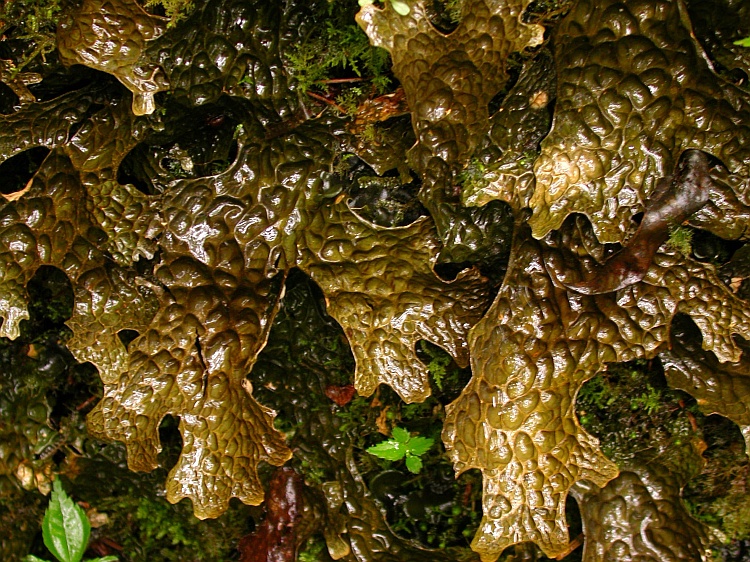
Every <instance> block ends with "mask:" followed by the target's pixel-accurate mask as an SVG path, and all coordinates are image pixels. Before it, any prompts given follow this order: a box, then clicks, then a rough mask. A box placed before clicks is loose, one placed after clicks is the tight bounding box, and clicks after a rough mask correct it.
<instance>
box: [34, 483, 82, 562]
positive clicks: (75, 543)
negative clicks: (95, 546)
mask: <svg viewBox="0 0 750 562" xmlns="http://www.w3.org/2000/svg"><path fill="white" fill-rule="evenodd" d="M90 532H91V525H90V524H89V520H88V518H87V517H86V514H85V513H84V512H83V510H82V509H81V508H80V507H78V506H77V505H76V504H75V503H74V502H73V500H71V499H70V498H69V497H68V495H67V494H66V493H65V490H63V487H62V484H61V483H60V481H59V480H55V482H54V484H53V487H52V497H51V499H50V502H49V506H48V507H47V511H45V512H44V521H43V522H42V538H43V539H44V545H45V546H46V547H47V548H48V549H49V551H50V552H51V553H52V554H53V555H54V556H55V558H57V559H58V560H59V561H60V562H79V561H80V560H81V558H83V553H84V551H85V550H86V546H87V545H88V542H89V533H90Z"/></svg>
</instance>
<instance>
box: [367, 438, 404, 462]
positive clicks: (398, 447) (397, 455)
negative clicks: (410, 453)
mask: <svg viewBox="0 0 750 562" xmlns="http://www.w3.org/2000/svg"><path fill="white" fill-rule="evenodd" d="M367 452H368V453H370V454H371V455H375V456H376V457H380V458H381V459H385V460H389V461H397V460H399V459H403V458H404V455H406V448H405V447H404V445H403V443H399V442H398V441H394V440H392V439H389V440H388V441H383V442H382V443H378V444H377V445H373V446H372V447H369V448H368V449H367Z"/></svg>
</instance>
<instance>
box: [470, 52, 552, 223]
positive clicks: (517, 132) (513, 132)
mask: <svg viewBox="0 0 750 562" xmlns="http://www.w3.org/2000/svg"><path fill="white" fill-rule="evenodd" d="M554 96H555V68H554V60H553V58H552V53H551V52H550V51H549V50H548V49H544V50H542V51H541V52H540V53H539V54H538V55H537V56H536V57H535V58H534V59H532V60H530V61H527V62H526V63H525V64H524V67H523V69H522V70H521V75H520V76H519V78H518V82H516V84H515V85H514V86H513V88H512V89H511V90H510V92H508V95H507V96H506V97H505V99H504V100H503V104H502V106H501V108H500V110H499V111H497V112H496V113H495V114H494V115H492V117H491V118H490V135H489V136H490V139H491V140H492V142H491V144H490V145H489V147H488V149H487V151H486V154H482V155H481V156H480V158H481V160H483V161H484V160H486V161H487V162H488V164H487V165H486V166H485V168H486V169H485V171H484V173H483V174H482V175H481V177H479V178H477V179H476V180H475V181H471V180H466V181H464V182H463V185H462V190H461V201H462V202H463V204H464V205H468V206H482V205H486V204H487V203H489V202H490V201H493V200H496V199H498V200H500V201H505V202H506V203H509V204H510V205H511V207H512V208H513V210H514V211H516V212H520V211H521V209H523V208H525V207H528V206H529V200H530V199H531V195H532V194H533V193H534V185H535V178H534V160H535V158H536V151H537V149H538V146H539V142H540V141H541V140H542V139H543V138H544V136H545V135H546V134H547V131H548V130H549V125H550V120H551V117H550V111H549V104H550V103H552V100H553V98H554ZM464 173H465V172H464Z"/></svg>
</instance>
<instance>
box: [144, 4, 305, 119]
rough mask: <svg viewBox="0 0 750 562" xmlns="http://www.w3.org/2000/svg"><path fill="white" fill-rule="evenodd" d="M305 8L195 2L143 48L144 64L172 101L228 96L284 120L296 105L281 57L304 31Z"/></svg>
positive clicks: (206, 100)
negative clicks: (154, 63) (154, 68)
mask: <svg viewBox="0 0 750 562" xmlns="http://www.w3.org/2000/svg"><path fill="white" fill-rule="evenodd" d="M309 8H310V6H309V3H308V2H283V3H282V2H265V1H263V0H256V1H251V2H246V1H241V0H234V1H223V2H222V1H216V0H214V1H210V2H200V3H197V4H196V9H195V10H194V11H193V12H192V14H191V15H190V16H189V18H188V19H187V20H185V21H183V22H181V23H180V25H179V26H176V27H175V28H174V29H172V30H169V31H167V33H165V34H164V36H163V37H162V38H160V39H159V40H157V41H155V42H154V43H153V44H152V45H150V46H149V48H148V55H149V60H158V61H159V64H160V65H161V67H162V69H163V70H164V73H165V75H166V76H167V78H168V79H169V82H170V90H171V91H172V92H173V95H174V96H175V97H176V98H178V99H180V98H187V100H188V101H189V103H191V104H196V105H201V104H206V103H211V102H214V101H216V100H217V99H218V98H219V97H220V96H221V95H222V94H223V93H225V92H228V93H230V94H231V95H233V96H241V97H244V98H247V99H252V100H257V101H260V102H261V104H262V105H263V106H264V107H266V108H267V109H269V110H272V111H274V112H276V113H279V114H282V115H288V113H289V112H290V110H291V109H293V108H295V107H296V106H297V103H296V100H295V97H294V96H290V95H288V94H289V84H288V78H287V73H286V72H285V69H284V65H283V62H282V59H281V54H282V53H284V52H289V50H291V49H292V48H293V45H294V44H295V43H297V42H299V41H300V37H305V33H307V32H309V31H310V29H309V27H310V25H311V23H312V22H310V20H309V18H306V17H305V16H306V15H309V12H310V10H309ZM240 81H242V83H240Z"/></svg>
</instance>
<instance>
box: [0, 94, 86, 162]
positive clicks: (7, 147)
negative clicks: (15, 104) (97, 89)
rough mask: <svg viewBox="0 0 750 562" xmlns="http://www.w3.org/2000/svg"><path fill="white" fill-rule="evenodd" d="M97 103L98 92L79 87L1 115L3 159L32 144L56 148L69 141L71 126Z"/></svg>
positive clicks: (0, 152) (1, 157)
mask: <svg viewBox="0 0 750 562" xmlns="http://www.w3.org/2000/svg"><path fill="white" fill-rule="evenodd" d="M93 103H94V92H91V91H89V92H87V91H81V90H79V91H76V92H73V93H71V94H66V95H63V96H60V97H58V98H55V99H53V100H51V101H48V102H43V103H34V104H31V105H26V106H24V107H23V108H22V109H20V110H18V111H15V112H13V113H11V114H9V115H0V160H2V161H5V160H7V159H8V158H11V157H13V156H15V155H17V154H20V153H21V152H23V151H24V150H28V149H30V148H36V147H40V146H44V147H47V148H52V147H53V146H56V145H58V144H62V143H64V142H66V141H67V140H68V139H69V136H70V129H71V126H72V125H74V124H76V123H79V122H80V121H81V120H82V119H83V118H84V116H85V114H86V111H87V110H88V108H89V107H91V105H92V104H93Z"/></svg>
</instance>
